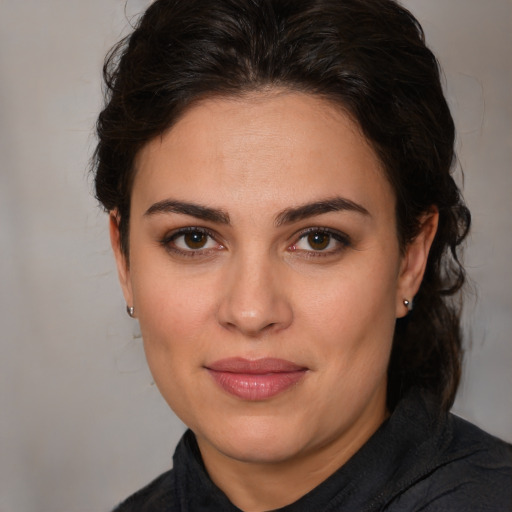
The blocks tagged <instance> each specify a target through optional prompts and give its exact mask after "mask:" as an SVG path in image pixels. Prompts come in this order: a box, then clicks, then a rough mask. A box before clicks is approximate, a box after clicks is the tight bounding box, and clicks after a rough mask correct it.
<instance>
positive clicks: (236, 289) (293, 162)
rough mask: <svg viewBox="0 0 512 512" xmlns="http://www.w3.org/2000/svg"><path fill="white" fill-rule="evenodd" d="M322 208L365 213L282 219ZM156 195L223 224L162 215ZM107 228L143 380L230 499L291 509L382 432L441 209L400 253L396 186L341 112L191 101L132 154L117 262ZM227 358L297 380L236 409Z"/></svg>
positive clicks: (303, 100) (259, 97)
mask: <svg viewBox="0 0 512 512" xmlns="http://www.w3.org/2000/svg"><path fill="white" fill-rule="evenodd" d="M334 197H336V198H343V199H344V200H348V201H349V202H351V204H356V205H358V206H359V207H361V208H360V209H359V210H357V209H353V208H352V209H339V210H337V211H328V212H324V211H321V212H318V211H317V212H309V214H307V213H304V212H303V216H302V217H301V218H298V219H297V218H294V217H293V215H288V218H287V219H284V220H286V222H284V221H283V212H287V211H288V212H289V210H290V209H296V208H297V207H300V206H302V205H306V204H309V203H315V202H319V201H320V202H322V201H326V200H330V199H332V198H334ZM169 200H170V201H180V202H186V203H193V204H195V205H201V206H206V207H209V208H214V209H216V210H219V211H220V212H221V213H222V215H223V216H224V217H223V218H221V219H219V218H217V219H215V218H213V219H204V218H199V217H201V216H202V214H199V213H198V214H197V215H196V214H195V213H194V212H190V210H187V211H188V214H186V213H184V212H183V211H181V212H178V211H175V209H174V210H173V208H165V207H163V206H162V201H169ZM155 204H159V206H153V205H155ZM164 206H165V205H164ZM152 207H153V209H152ZM151 209H152V210H151ZM148 210H150V211H151V213H148ZM284 216H285V217H286V215H284ZM227 217H229V223H226V222H225V221H226V220H227ZM117 221H118V219H117V214H116V212H115V211H114V212H112V214H111V223H110V226H111V238H112V245H113V248H114V252H115V255H116V259H117V265H118V271H119V277H120V281H121V285H122V288H123V292H124V295H125V299H126V302H127V304H129V305H133V306H134V308H135V312H136V316H137V317H138V319H139V321H140V326H141V330H142V336H143V339H144V347H145V351H146V356H147V360H148V364H149V366H150V369H151V371H152V374H153V376H154V379H155V382H156V384H157V385H158V387H159V389H160V391H161V393H162V395H163V396H164V398H165V399H166V400H167V402H168V403H169V405H170V407H171V408H172V409H173V410H174V411H175V412H176V414H177V415H178V416H179V417H180V418H181V419H182V421H183V422H184V423H185V424H186V425H188V426H189V427H190V428H191V429H192V430H193V431H194V433H195V434H196V437H197V441H198V444H199V447H200V450H201V454H202V457H203V459H204V463H205V466H206V468H207V470H208V473H209V474H210V476H211V478H212V479H213V481H214V482H215V483H216V484H217V485H218V486H219V487H220V488H221V489H222V490H223V491H224V492H225V493H226V494H227V496H228V497H229V498H230V500H231V501H232V502H233V503H234V504H235V505H236V506H238V507H239V508H241V509H242V510H245V511H261V510H269V509H275V508H278V507H282V506H284V505H286V504H289V503H291V502H293V501H295V500H297V499H298V498H299V497H301V496H303V495H304V494H306V493H307V492H308V491H309V490H311V489H312V488H314V487H315V486H317V485H318V484H319V483H320V482H322V481H323V480H325V479H326V478H327V477H328V476H329V475H330V474H332V473H333V472H334V471H335V470H336V469H337V468H338V467H340V466H341V465H343V464H344V463H345V462H346V461H347V460H348V459H349V458H350V457H351V456H352V455H353V454H354V453H355V452H356V451H357V450H358V449H359V448H360V447H361V446H362V445H363V444H364V443H365V442H366V441H367V440H368V438H369V437H370V436H371V435H372V434H373V433H374V432H375V431H376V430H377V428H378V427H379V426H380V425H381V424H382V422H383V421H384V420H385V418H386V417H387V415H388V412H387V410H386V384H387V383H386V370H387V365H388V360H389V355H390V350H391V344H392V338H393V330H394V325H395V319H396V318H397V317H402V316H405V315H406V314H407V308H406V307H405V306H404V304H403V300H404V299H405V298H408V299H411V298H412V297H413V296H414V294H415V293H416V291H417V290H418V288H419V285H420V282H421V279H422V276H423V272H424V269H425V264H426V259H427V256H428V251H429V248H430V245H431V242H432V239H433V237H434V234H435V230H436V226H437V213H436V212H432V213H430V214H428V215H425V218H424V219H423V227H422V229H421V231H420V233H419V235H418V236H417V238H416V239H415V240H414V241H413V242H411V244H410V245H409V246H408V247H407V248H406V249H405V251H400V248H399V245H398V239H397V233H396V222H395V198H394V193H393V190H392V188H391V186H390V184H389V182H388V181H387V179H386V178H385V175H384V173H383V170H382V168H381V164H380V162H379V160H378V158H377V156H376V154H375V152H374V151H373V149H372V148H371V146H370V145H369V144H368V143H367V141H366V140H365V138H364V137H363V135H362V134H361V132H360V130H359V129H358V126H357V125H356V124H355V123H354V122H353V121H352V120H351V118H350V117H349V116H348V115H347V114H345V113H344V112H343V111H341V110H340V109H339V108H336V107H335V106H333V105H331V104H330V103H328V102H326V101H325V100H322V99H319V98H316V97H314V96H310V95H307V94H300V93H292V92H286V91H272V92H268V91H267V92H265V93H263V92H262V93H253V94H251V95H247V96H244V97H242V98H223V99H210V100H205V101H202V102H200V103H198V104H196V105H195V106H193V107H191V108H190V109H189V110H188V111H187V112H186V114H185V115H184V116H183V117H182V118H181V119H180V120H179V121H178V123H177V124H176V125H175V126H174V127H173V128H172V129H170V130H169V131H168V132H167V133H164V134H163V135H162V136H160V137H158V138H156V139H154V140H152V141H151V142H149V143H148V144H147V145H146V146H145V147H144V148H143V149H142V150H141V151H140V153H139V154H138V157H137V160H136V177H135V180H134V185H133V191H132V198H131V218H130V244H129V257H130V262H129V265H128V264H127V261H126V258H125V256H124V255H123V253H122V251H121V249H120V244H119V230H118V222H117ZM279 221H281V222H279ZM183 228H200V229H202V230H203V231H204V230H207V231H208V233H209V234H208V235H205V234H204V233H203V232H199V233H196V234H195V235H193V234H192V235H190V233H189V234H187V235H186V236H185V235H183V234H180V232H179V230H180V229H183ZM319 228H322V229H324V230H330V232H332V233H333V234H331V235H330V236H329V234H326V233H325V232H322V233H323V235H322V233H320V235H321V236H320V239H319V238H318V237H317V239H316V241H318V240H321V241H322V242H323V243H325V241H326V240H327V242H328V244H327V246H326V247H324V246H322V245H321V244H320V245H319V244H316V245H314V246H313V245H312V244H311V241H312V240H313V242H314V241H315V239H314V238H312V237H309V238H308V235H307V233H306V234H304V232H305V231H307V230H308V229H312V230H313V231H314V230H315V229H316V231H318V229H319ZM202 233H203V234H202ZM194 236H195V237H196V238H195V242H197V241H198V240H199V246H201V245H202V248H201V247H200V248H193V247H191V246H190V242H191V240H192V242H193V241H194V240H193V238H194ZM322 236H323V238H322ZM187 242H188V243H189V245H187ZM196 245H197V244H196ZM194 247H196V246H194ZM319 247H320V248H319ZM228 357H243V358H246V359H251V360H253V359H259V358H263V357H275V358H281V359H285V360H287V361H291V362H293V363H295V364H298V365H300V366H301V367H305V368H307V371H306V372H305V374H304V377H303V378H302V379H301V380H300V381H299V382H298V383H297V384H296V385H294V386H292V387H291V388H289V389H287V390H286V391H284V392H282V393H280V394H278V395H276V396H273V397H271V398H269V399H266V400H259V401H250V400H242V399H240V398H238V397H236V396H233V395H231V394H228V393H226V392H225V391H224V390H223V389H221V388H220V387H219V386H218V385H217V384H216V383H215V381H214V380H213V379H212V377H211V375H210V373H209V372H208V370H207V369H206V367H207V366H208V365H209V364H211V363H213V362H214V361H217V360H220V359H224V358H228ZM262 488H264V489H265V493H262V492H261V489H262Z"/></svg>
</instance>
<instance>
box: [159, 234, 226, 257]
mask: <svg viewBox="0 0 512 512" xmlns="http://www.w3.org/2000/svg"><path fill="white" fill-rule="evenodd" d="M196 233H197V234H200V235H204V236H207V237H208V238H210V239H211V240H215V234H214V233H213V232H212V231H210V230H209V229H206V228H200V227H194V226H191V227H187V228H181V229H179V230H177V231H174V232H172V233H169V234H168V235H166V236H165V237H164V238H163V239H162V240H160V244H161V245H162V246H163V247H164V248H165V249H166V250H167V251H169V252H172V253H175V254H178V255H179V256H184V257H188V258H194V257H197V256H205V255H208V254H210V253H211V252H212V251H218V250H221V249H223V248H224V246H223V245H222V244H220V243H218V242H217V247H215V248H212V247H209V248H207V249H200V248H199V249H196V250H194V249H192V248H190V249H180V248H179V247H177V246H176V240H177V239H178V238H180V237H182V236H185V235H188V234H196ZM207 243H208V242H207Z"/></svg>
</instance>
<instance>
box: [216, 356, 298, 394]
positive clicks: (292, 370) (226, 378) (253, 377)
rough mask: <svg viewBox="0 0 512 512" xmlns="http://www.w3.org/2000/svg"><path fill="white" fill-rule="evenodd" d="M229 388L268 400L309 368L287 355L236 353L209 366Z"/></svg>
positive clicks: (223, 387) (237, 392) (229, 389)
mask: <svg viewBox="0 0 512 512" xmlns="http://www.w3.org/2000/svg"><path fill="white" fill-rule="evenodd" d="M206 368H207V369H208V371H209V372H210V375H211V376H212V377H213V379H214V380H215V382H216V383H217V384H218V385H219V386H220V387H221V388H222V389H223V390H224V391H226V392H228V393H230V394H231V395H234V396H236V397H238V398H241V399H243V400H251V401H258V400H266V399H267V398H271V397H273V396H275V395H278V394H279V393H282V392H283V391H285V390H287V389H288V388H290V387H291V386H293V385H294V384H296V383H298V382H299V381H300V380H301V379H302V378H303V377H304V375H305V374H306V371H307V368H305V367H303V366H298V365H296V364H294V363H291V362H290V361H285V360H284V359H275V358H264V359H256V360H249V359H244V358H241V357H233V358H229V359H222V360H220V361H216V362H214V363H212V364H210V365H208V366H207V367H206Z"/></svg>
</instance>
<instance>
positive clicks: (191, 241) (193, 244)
mask: <svg viewBox="0 0 512 512" xmlns="http://www.w3.org/2000/svg"><path fill="white" fill-rule="evenodd" d="M183 242H184V243H185V245H186V246H187V247H188V248H189V249H203V248H204V246H205V245H206V243H207V242H208V235H206V234H205V233H201V232H200V231H192V232H191V233H186V234H185V235H183Z"/></svg>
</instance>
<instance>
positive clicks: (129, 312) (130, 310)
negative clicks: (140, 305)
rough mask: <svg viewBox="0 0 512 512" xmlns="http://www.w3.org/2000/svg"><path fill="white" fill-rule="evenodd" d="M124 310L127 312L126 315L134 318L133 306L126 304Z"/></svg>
mask: <svg viewBox="0 0 512 512" xmlns="http://www.w3.org/2000/svg"><path fill="white" fill-rule="evenodd" d="M126 312H127V313H128V316H129V317H131V318H135V308H134V307H133V306H128V304H127V305H126Z"/></svg>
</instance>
